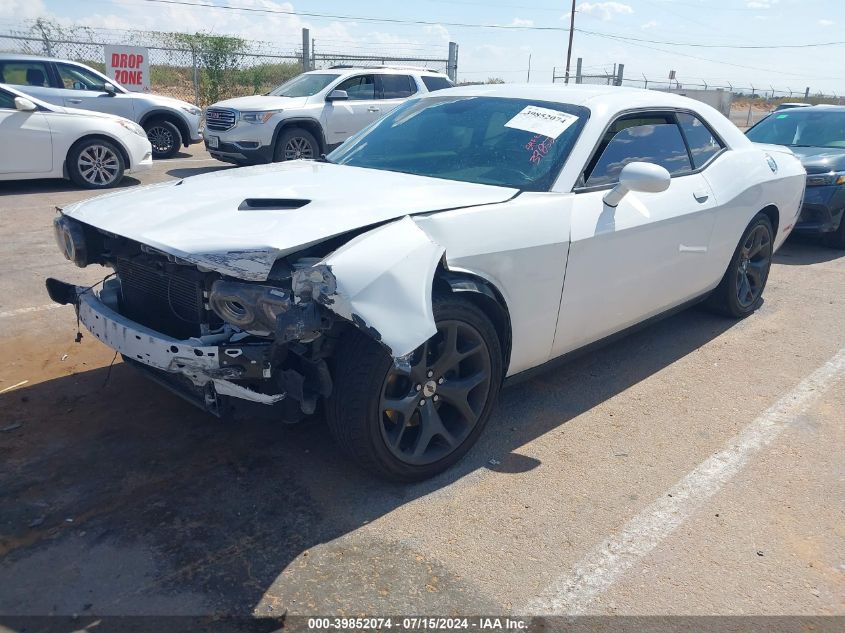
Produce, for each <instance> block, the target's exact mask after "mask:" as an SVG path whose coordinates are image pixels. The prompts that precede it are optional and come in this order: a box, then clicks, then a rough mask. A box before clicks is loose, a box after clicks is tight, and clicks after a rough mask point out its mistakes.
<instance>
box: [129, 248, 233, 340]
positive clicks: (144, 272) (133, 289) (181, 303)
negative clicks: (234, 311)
mask: <svg viewBox="0 0 845 633" xmlns="http://www.w3.org/2000/svg"><path fill="white" fill-rule="evenodd" d="M116 269H117V275H118V277H119V278H120V284H121V295H122V296H121V299H122V301H121V311H122V312H123V314H124V315H125V316H127V317H129V318H130V319H132V320H134V321H137V322H138V323H141V324H142V325H146V326H147V327H149V328H152V329H153V330H156V331H157V332H161V333H163V334H167V335H169V336H173V337H176V338H180V339H184V338H188V337H191V336H199V335H200V334H201V329H200V326H201V324H202V323H209V325H211V327H217V326H219V325H220V321H219V319H217V317H216V316H215V315H214V314H213V313H211V312H208V311H207V310H205V308H204V305H203V304H204V301H203V274H202V273H200V272H199V271H197V270H192V269H190V268H182V267H175V266H172V265H168V264H167V263H166V262H164V261H158V260H154V259H151V258H142V259H140V258H139V259H135V258H133V259H128V258H118V259H117V262H116Z"/></svg>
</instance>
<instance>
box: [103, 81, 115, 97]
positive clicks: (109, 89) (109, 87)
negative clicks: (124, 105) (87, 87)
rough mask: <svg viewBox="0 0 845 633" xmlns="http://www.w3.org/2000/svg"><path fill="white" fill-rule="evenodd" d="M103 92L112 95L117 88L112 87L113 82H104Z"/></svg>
mask: <svg viewBox="0 0 845 633" xmlns="http://www.w3.org/2000/svg"><path fill="white" fill-rule="evenodd" d="M103 92H105V93H106V94H108V95H111V96H112V97H113V96H114V95H115V93H116V92H117V89H116V88H115V87H114V85H113V84H110V83H105V84H103Z"/></svg>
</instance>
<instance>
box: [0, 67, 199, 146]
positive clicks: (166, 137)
mask: <svg viewBox="0 0 845 633" xmlns="http://www.w3.org/2000/svg"><path fill="white" fill-rule="evenodd" d="M4 82H5V83H7V84H10V85H14V86H15V87H16V88H18V89H19V90H22V91H24V92H25V93H26V94H28V95H32V96H34V97H37V98H39V99H41V100H42V101H46V102H48V103H53V104H56V105H60V106H66V107H69V108H78V109H82V110H94V111H95V112H105V113H107V114H116V115H118V116H121V117H124V118H126V119H129V120H130V121H135V122H136V123H138V124H139V125H140V126H141V127H142V128H144V130H146V132H147V137H148V138H149V139H150V143H152V146H153V158H170V157H171V156H173V155H174V154H176V152H178V151H179V149H180V148H181V147H182V146H183V145H184V146H185V147H187V146H189V145H191V144H193V143H199V142H200V141H202V133H201V132H200V118H201V116H202V110H200V109H199V108H198V107H196V106H195V105H192V104H190V103H188V102H186V101H180V100H179V99H172V98H170V97H162V96H159V95H154V94H149V93H144V92H130V91H129V90H127V89H126V88H124V87H123V86H121V85H120V84H119V83H118V82H117V81H115V80H114V79H109V78H108V77H106V76H105V75H103V74H102V73H99V72H97V71H96V70H94V69H93V68H90V67H88V66H86V65H84V64H80V63H77V62H72V61H69V60H65V59H53V58H50V57H33V56H30V55H18V54H15V53H0V83H4Z"/></svg>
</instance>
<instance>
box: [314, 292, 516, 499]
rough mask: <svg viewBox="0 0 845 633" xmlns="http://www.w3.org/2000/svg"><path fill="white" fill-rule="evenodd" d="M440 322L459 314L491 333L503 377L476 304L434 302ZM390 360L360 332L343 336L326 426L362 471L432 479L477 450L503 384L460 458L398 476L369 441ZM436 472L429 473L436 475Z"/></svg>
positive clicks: (496, 380)
mask: <svg viewBox="0 0 845 633" xmlns="http://www.w3.org/2000/svg"><path fill="white" fill-rule="evenodd" d="M433 301H434V312H435V316H436V315H437V313H438V312H440V311H441V309H443V308H448V309H450V310H458V311H462V312H464V313H465V315H466V317H467V318H469V319H473V321H474V325H475V326H476V327H479V328H483V329H485V330H486V332H485V334H486V337H487V339H488V340H489V341H490V343H491V349H490V352H491V355H493V356H494V362H493V367H494V368H496V371H498V372H499V373H501V372H502V371H503V369H502V367H501V362H502V361H501V358H502V353H501V348H500V343H499V339H498V335H497V333H496V329H495V327H494V326H493V324H492V322H491V321H490V319H489V318H488V317H487V316H486V315H485V314H484V312H483V311H482V310H481V309H479V308H478V307H477V306H476V305H475V304H472V303H470V302H468V301H465V300H462V299H458V298H455V297H453V296H451V295H445V296H435V298H434V300H433ZM390 363H391V359H390V357H389V356H388V355H387V354H386V353H385V351H384V348H382V347H381V345H379V344H378V343H376V342H375V341H374V340H373V339H371V338H370V337H369V336H367V335H366V334H364V333H363V332H361V331H360V330H358V329H350V330H349V331H347V332H345V333H344V336H343V338H342V339H341V341H340V342H339V344H338V349H337V352H336V354H335V372H334V374H335V375H334V392H333V393H332V395H331V397H330V398H328V401H327V403H326V421H327V424H328V428H329V431H330V433H331V434H332V436H333V437H334V439H335V441H336V443H337V444H338V446H339V448H340V449H341V451H342V452H343V453H344V454H345V455H347V456H348V457H349V458H350V459H352V460H353V461H354V462H356V463H357V464H358V465H359V466H361V467H362V468H364V469H366V470H368V471H370V472H372V473H374V474H376V475H378V476H380V477H382V478H388V479H391V480H394V481H404V482H410V481H419V480H421V479H426V478H428V477H431V476H433V475H435V474H437V472H440V470H445V469H446V468H448V467H450V466H451V465H453V464H454V463H455V462H456V461H457V460H459V459H460V458H461V457H462V456H463V454H464V453H465V452H466V451H468V450H469V449H470V447H471V446H472V444H474V441H475V439H471V438H473V437H474V438H476V439H477V437H478V434H480V433H481V431H482V430H483V428H484V426H485V425H486V423H487V420H488V419H489V417H490V410H491V409H492V407H493V405H494V404H495V401H496V397H497V395H498V390H499V386H500V384H501V376H500V375H499V376H496V375H494V376H493V377H492V378H493V380H492V382H491V386H490V390H491V393H490V397H489V399H488V403H487V405H486V409H485V411H484V412H483V413H482V417H481V419H480V420H479V421H478V424H477V430H474V431H473V435H471V436H470V438H468V440H467V443H466V445H465V447H466V448H465V449H464V447H462V448H461V449H458V451H457V456H456V454H454V453H453V454H452V455H450V456H448V457H446V458H445V459H444V460H443V461H444V462H445V463H446V465H445V466H443V467H442V468H439V469H436V468H432V467H431V466H429V467H423V468H420V469H419V471H418V472H412V471H414V470H415V469H412V468H410V467H408V469H407V470H405V469H402V470H397V469H396V468H391V466H390V465H389V464H387V463H385V462H384V461H383V460H381V459H379V456H378V453H377V451H376V449H375V447H374V446H373V444H372V441H371V438H370V428H369V425H368V424H367V420H368V417H369V415H370V413H371V407H372V404H373V401H372V399H373V398H374V397H375V398H378V394H379V393H380V391H381V387H382V381H383V380H384V376H385V374H386V372H387V371H388V369H389V368H390ZM432 470H434V471H435V472H427V471H432Z"/></svg>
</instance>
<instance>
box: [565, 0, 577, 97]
mask: <svg viewBox="0 0 845 633" xmlns="http://www.w3.org/2000/svg"><path fill="white" fill-rule="evenodd" d="M574 32H575V0H572V12H571V13H570V14H569V46H568V47H567V48H566V79H565V80H564V82H563V83H565V84H568V83H569V61H570V60H571V59H572V34H573V33H574Z"/></svg>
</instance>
